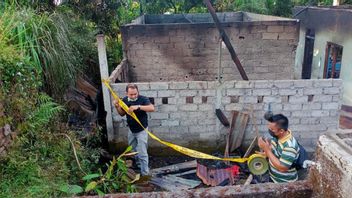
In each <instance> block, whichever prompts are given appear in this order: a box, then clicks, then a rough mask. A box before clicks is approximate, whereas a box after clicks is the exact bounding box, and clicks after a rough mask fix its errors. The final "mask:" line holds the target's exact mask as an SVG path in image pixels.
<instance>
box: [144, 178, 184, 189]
mask: <svg viewBox="0 0 352 198" xmlns="http://www.w3.org/2000/svg"><path fill="white" fill-rule="evenodd" d="M150 183H152V184H154V185H156V186H159V187H160V188H162V189H165V190H167V191H174V190H183V189H184V190H186V189H188V186H186V185H183V184H179V183H177V182H173V181H171V180H169V179H168V178H165V177H153V178H152V179H151V180H150Z"/></svg>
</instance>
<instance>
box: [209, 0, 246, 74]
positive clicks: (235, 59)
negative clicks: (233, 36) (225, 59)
mask: <svg viewBox="0 0 352 198" xmlns="http://www.w3.org/2000/svg"><path fill="white" fill-rule="evenodd" d="M203 2H204V4H205V5H206V6H207V8H208V11H209V12H210V14H211V16H212V17H213V20H214V22H215V25H216V27H217V29H218V30H219V33H220V36H221V38H222V40H223V41H224V43H225V45H226V47H227V49H228V50H229V52H230V55H231V58H232V60H233V62H234V63H235V64H236V66H237V69H238V71H239V72H240V74H241V77H242V79H243V80H248V76H247V74H246V72H245V70H244V69H243V66H242V64H241V62H240V60H239V59H238V57H237V54H236V52H235V49H234V48H233V46H232V44H231V42H230V39H229V37H228V36H227V34H226V32H225V30H224V28H223V27H222V26H221V24H220V21H219V19H218V16H217V15H216V13H215V9H214V8H213V6H212V5H211V3H210V1H209V0H203Z"/></svg>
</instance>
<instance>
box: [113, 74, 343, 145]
mask: <svg viewBox="0 0 352 198" xmlns="http://www.w3.org/2000/svg"><path fill="white" fill-rule="evenodd" d="M137 84H138V85H139V89H140V93H141V94H142V95H145V96H147V97H150V98H152V99H153V100H154V103H155V106H156V111H155V112H153V113H149V119H150V122H149V123H150V124H149V126H150V128H151V129H152V131H154V132H155V134H156V135H157V136H159V137H160V138H162V139H164V140H166V141H170V142H173V143H177V144H180V145H183V146H187V147H190V148H197V149H199V150H205V151H209V149H214V150H216V149H217V148H219V147H221V146H223V145H224V140H225V134H226V132H227V131H228V128H226V127H224V126H223V125H222V124H221V123H220V122H219V120H218V119H217V118H216V115H215V109H216V108H220V109H222V110H223V111H224V113H225V114H226V116H227V118H228V119H229V120H231V116H230V114H231V111H232V110H238V111H249V109H250V108H251V107H253V109H254V113H255V116H256V118H257V119H256V124H257V125H258V126H259V130H260V133H261V134H265V133H267V128H266V121H265V120H264V119H263V115H264V112H265V111H266V110H267V109H268V105H269V103H270V104H271V107H272V110H273V111H274V113H283V114H284V115H286V116H287V117H288V118H289V120H290V128H291V129H292V131H293V133H294V135H295V137H296V138H297V139H298V140H299V141H300V143H302V144H303V145H304V146H306V147H312V145H315V144H316V140H317V138H318V136H319V134H321V133H323V132H325V131H326V130H328V129H337V128H338V113H339V109H340V102H339V101H340V98H341V87H342V85H341V84H342V81H341V80H338V79H335V80H330V79H328V80H275V81H267V80H257V81H226V82H224V83H222V84H220V83H218V82H216V81H211V82H206V81H189V82H153V83H137ZM125 86H126V84H113V85H112V87H113V89H114V90H116V91H117V92H118V93H119V94H120V96H123V95H124V90H125ZM112 109H113V120H114V128H115V138H114V142H115V143H117V144H118V145H120V146H122V145H125V143H126V142H127V140H126V138H127V131H128V128H127V126H126V121H125V118H122V119H121V117H120V116H119V115H117V113H116V110H115V109H114V108H112ZM245 134H246V135H245V144H247V145H248V144H249V142H250V141H251V140H252V138H253V137H254V136H255V133H254V131H253V126H252V122H251V121H249V124H248V126H247V129H246V133H245ZM149 145H150V147H151V148H159V147H160V146H161V145H160V144H159V143H157V142H155V141H150V144H149Z"/></svg>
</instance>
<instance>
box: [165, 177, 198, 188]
mask: <svg viewBox="0 0 352 198" xmlns="http://www.w3.org/2000/svg"><path fill="white" fill-rule="evenodd" d="M163 177H164V178H165V177H167V178H169V179H170V180H172V181H174V182H176V183H179V184H182V185H185V186H188V189H190V188H195V187H197V186H199V184H201V183H202V182H201V181H199V180H193V179H185V178H182V177H177V176H174V175H167V176H163Z"/></svg>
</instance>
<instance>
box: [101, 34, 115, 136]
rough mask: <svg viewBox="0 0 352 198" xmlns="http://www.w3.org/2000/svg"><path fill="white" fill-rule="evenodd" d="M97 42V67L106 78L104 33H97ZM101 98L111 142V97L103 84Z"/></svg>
mask: <svg viewBox="0 0 352 198" xmlns="http://www.w3.org/2000/svg"><path fill="white" fill-rule="evenodd" d="M97 43H98V55H99V67H100V77H101V79H107V78H108V77H109V69H108V59H107V58H106V46H105V40H104V35H103V34H99V35H97ZM101 86H102V89H103V98H104V108H105V111H106V130H107V134H108V142H111V141H112V140H113V138H114V127H113V124H112V109H111V98H110V93H109V90H108V88H107V87H105V85H103V83H102V85H101Z"/></svg>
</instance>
